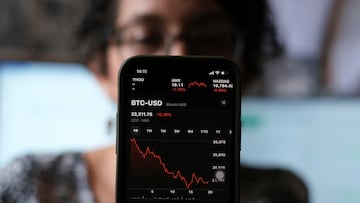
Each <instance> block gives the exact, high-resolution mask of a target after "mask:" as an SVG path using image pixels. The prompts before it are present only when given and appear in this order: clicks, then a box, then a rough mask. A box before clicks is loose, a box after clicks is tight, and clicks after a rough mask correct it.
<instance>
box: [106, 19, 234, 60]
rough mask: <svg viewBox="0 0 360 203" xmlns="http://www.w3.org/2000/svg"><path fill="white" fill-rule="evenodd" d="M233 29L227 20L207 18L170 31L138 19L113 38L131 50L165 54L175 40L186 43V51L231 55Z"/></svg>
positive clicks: (140, 52)
mask: <svg viewBox="0 0 360 203" xmlns="http://www.w3.org/2000/svg"><path fill="white" fill-rule="evenodd" d="M236 38H237V37H236V32H235V29H234V28H233V27H232V26H231V25H229V24H227V23H219V22H214V23H212V22H209V23H203V24H201V25H197V26H196V27H191V28H188V29H186V32H183V33H181V34H179V35H176V36H173V35H171V34H170V33H169V32H168V31H167V29H166V28H165V27H164V26H163V25H162V24H159V23H138V24H133V25H129V26H125V27H123V28H120V29H117V30H116V31H115V32H114V35H113V39H114V42H115V45H117V46H119V48H126V49H128V50H129V51H131V53H132V54H168V53H169V51H170V49H171V47H172V46H173V44H174V43H175V42H177V41H179V40H181V41H182V42H183V43H185V44H186V48H187V51H188V53H189V54H193V55H199V54H201V55H220V56H221V55H225V56H229V55H230V56H232V54H233V53H234V51H235V46H236V41H237V39H236Z"/></svg>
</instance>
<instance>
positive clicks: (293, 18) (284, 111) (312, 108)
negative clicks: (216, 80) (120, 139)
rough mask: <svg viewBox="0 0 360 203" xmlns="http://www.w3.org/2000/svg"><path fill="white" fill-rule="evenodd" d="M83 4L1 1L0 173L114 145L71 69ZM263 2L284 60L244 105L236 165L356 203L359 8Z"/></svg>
mask: <svg viewBox="0 0 360 203" xmlns="http://www.w3.org/2000/svg"><path fill="white" fill-rule="evenodd" d="M86 2H87V1H86V0H77V1H71V0H27V1H20V0H2V1H0V167H2V166H4V165H5V164H7V163H8V162H9V161H11V160H12V159H13V158H15V157H17V156H20V155H22V154H25V153H40V152H41V153H44V152H45V153H54V152H59V151H65V150H87V149H92V148H95V147H98V146H100V145H105V144H109V143H112V142H114V140H115V135H114V130H113V127H114V126H113V125H111V124H112V122H113V119H114V112H115V109H116V107H115V105H114V104H113V103H112V102H111V101H109V99H108V98H107V97H106V96H105V94H104V93H103V92H102V91H101V89H100V88H99V86H98V85H97V83H96V80H95V79H94V78H93V76H92V75H91V74H90V73H89V71H88V70H87V69H86V67H84V66H83V65H82V64H80V63H79V61H80V58H81V57H82V56H81V54H80V52H79V50H80V49H79V46H78V43H77V40H76V39H75V38H74V32H75V30H76V27H77V25H78V24H79V22H80V21H81V19H82V17H83V14H84V12H85V11H86V9H87V3H86ZM269 2H270V4H271V7H272V8H273V13H274V21H275V22H276V24H277V25H278V32H279V37H280V39H281V40H282V42H283V44H284V48H285V53H284V55H283V56H282V57H279V58H276V59H271V60H270V59H269V60H268V61H267V63H266V66H265V67H264V71H265V75H264V77H263V78H262V80H261V81H260V84H261V91H260V92H261V94H260V95H254V96H245V97H244V98H243V101H242V120H243V129H242V150H243V151H242V153H241V159H242V160H241V161H242V163H244V164H250V165H256V166H259V167H283V168H288V169H291V170H292V171H294V172H296V173H297V174H299V175H300V176H301V177H302V178H303V179H304V180H305V182H306V183H307V185H308V187H309V189H310V194H311V202H313V203H338V202H347V203H358V202H360V194H359V193H358V191H359V190H360V182H359V181H357V177H358V171H359V170H360V161H359V160H360V147H359V146H360V137H359V136H358V134H359V132H360V125H358V123H359V122H360V114H359V113H358V112H360V98H359V97H358V95H359V92H360V58H359V57H357V54H358V53H359V51H360V39H359V37H358V36H360V26H359V23H358V22H359V20H358V19H360V12H358V11H359V9H360V1H359V0H317V1H312V0H303V1H296V0H269Z"/></svg>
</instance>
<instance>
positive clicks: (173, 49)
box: [166, 38, 189, 56]
mask: <svg viewBox="0 0 360 203" xmlns="http://www.w3.org/2000/svg"><path fill="white" fill-rule="evenodd" d="M166 54H168V55H173V56H182V55H188V54H189V46H188V44H187V43H186V41H185V40H183V39H181V38H177V39H174V40H172V42H171V43H169V44H168V46H167V49H166Z"/></svg>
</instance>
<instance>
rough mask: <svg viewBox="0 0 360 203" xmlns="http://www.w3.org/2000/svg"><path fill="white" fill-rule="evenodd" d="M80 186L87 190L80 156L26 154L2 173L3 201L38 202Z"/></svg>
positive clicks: (0, 184)
mask: <svg viewBox="0 0 360 203" xmlns="http://www.w3.org/2000/svg"><path fill="white" fill-rule="evenodd" d="M79 187H83V188H84V187H85V188H86V187H88V184H87V172H86V165H85V161H84V160H83V158H82V154H80V153H64V154H57V155H26V156H22V157H19V158H17V159H15V160H14V161H12V162H11V163H10V164H9V165H7V166H6V167H5V168H3V169H2V170H1V171H0V198H1V199H0V200H2V201H4V202H29V201H34V202H36V200H38V199H44V200H45V199H46V198H47V197H51V198H53V197H56V196H62V195H64V194H66V192H64V191H67V190H72V189H77V188H79ZM60 191H61V192H60Z"/></svg>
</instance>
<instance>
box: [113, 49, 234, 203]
mask: <svg viewBox="0 0 360 203" xmlns="http://www.w3.org/2000/svg"><path fill="white" fill-rule="evenodd" d="M118 89H119V99H118V114H117V116H118V120H117V127H118V130H117V180H116V184H117V191H116V195H117V197H116V199H117V202H119V203H153V202H200V203H227V202H228V203H235V202H236V203H238V202H239V201H240V200H239V192H240V188H239V170H240V104H241V102H240V94H241V88H240V71H239V68H238V67H237V66H236V65H235V64H234V63H233V62H231V61H230V60H228V59H225V58H220V57H195V56H136V57H132V58H130V59H128V60H127V61H126V62H125V63H124V64H123V65H122V67H121V70H120V74H119V88H118Z"/></svg>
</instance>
